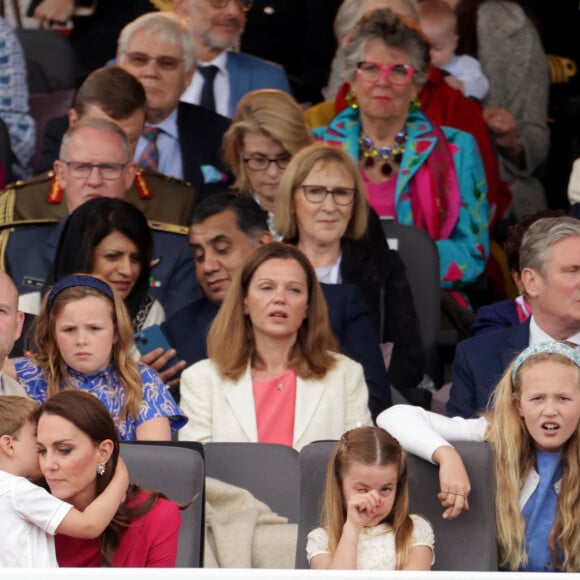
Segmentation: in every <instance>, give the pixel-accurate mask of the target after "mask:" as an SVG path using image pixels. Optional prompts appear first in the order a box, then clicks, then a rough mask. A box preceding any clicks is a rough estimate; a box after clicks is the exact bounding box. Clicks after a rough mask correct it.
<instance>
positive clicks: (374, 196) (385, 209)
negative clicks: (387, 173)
mask: <svg viewBox="0 0 580 580" xmlns="http://www.w3.org/2000/svg"><path fill="white" fill-rule="evenodd" d="M359 171H360V174H361V176H362V178H363V181H364V184H365V189H366V192H367V199H368V201H369V204H370V205H371V207H372V208H373V209H374V210H375V211H376V212H377V214H378V215H379V216H380V217H392V218H393V219H394V220H395V221H396V220H397V213H396V211H395V188H396V185H397V173H393V174H392V175H391V177H390V179H388V180H387V181H382V182H381V183H373V182H372V181H370V180H369V178H368V177H367V175H366V173H365V172H364V171H363V170H362V169H360V170H359Z"/></svg>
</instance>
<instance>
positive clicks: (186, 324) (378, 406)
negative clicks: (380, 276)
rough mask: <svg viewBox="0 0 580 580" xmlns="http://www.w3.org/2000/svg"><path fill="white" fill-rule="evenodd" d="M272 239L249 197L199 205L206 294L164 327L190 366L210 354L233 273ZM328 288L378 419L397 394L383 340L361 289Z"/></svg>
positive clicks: (198, 259)
mask: <svg viewBox="0 0 580 580" xmlns="http://www.w3.org/2000/svg"><path fill="white" fill-rule="evenodd" d="M271 241H272V236H271V234H270V232H269V230H268V223H267V218H266V214H265V212H264V211H263V210H262V209H261V208H260V206H259V205H258V204H257V203H256V202H255V201H254V200H253V199H251V198H249V197H236V196H235V195H232V194H230V193H219V194H215V195H212V196H211V197H209V198H206V199H205V200H203V201H202V202H201V203H200V204H199V205H198V206H196V208H195V209H194V214H193V223H192V226H191V228H190V231H189V242H190V246H191V249H192V252H193V256H194V260H195V263H196V273H197V277H198V280H199V284H200V287H201V289H202V291H203V296H201V297H200V298H198V299H197V300H196V301H195V302H193V303H191V304H190V305H188V306H186V307H185V308H183V309H182V310H180V311H179V312H177V313H175V314H174V315H173V316H171V317H169V318H168V320H167V321H166V322H165V323H164V324H163V326H162V328H163V330H164V332H165V333H166V335H167V337H168V339H169V342H170V343H171V344H172V345H173V346H174V347H175V349H176V351H177V353H178V355H179V357H181V358H183V359H185V361H186V363H187V364H188V365H191V364H193V363H195V362H197V361H198V360H201V359H204V358H207V350H206V336H207V331H208V329H209V326H210V325H211V323H212V321H213V319H214V317H215V315H216V313H217V311H218V309H219V305H220V304H221V302H222V301H223V299H224V297H225V295H226V292H227V290H228V289H229V287H230V283H231V280H232V278H233V276H234V275H235V274H236V272H237V271H238V270H239V269H240V268H241V267H242V265H243V264H244V262H245V260H246V258H247V257H248V255H249V254H250V253H251V251H252V250H253V249H254V248H255V247H256V246H258V245H260V244H265V243H269V242H271ZM322 290H323V292H324V296H325V298H326V302H327V305H328V312H329V317H330V324H331V327H332V330H333V332H334V334H335V336H336V338H337V341H338V343H339V345H340V347H341V351H342V353H343V354H346V355H347V356H349V357H350V358H352V359H354V360H356V361H357V362H359V363H360V364H361V365H362V366H363V369H364V373H365V380H366V382H367V386H368V388H369V408H370V410H371V414H372V415H373V417H376V416H377V414H378V413H380V411H381V410H382V409H385V408H387V407H388V406H390V404H391V395H390V388H389V384H388V379H387V373H386V370H385V365H384V362H383V358H382V355H381V351H380V348H379V339H378V337H377V334H376V332H375V330H374V327H373V325H372V322H371V320H370V318H369V316H368V310H367V307H366V303H365V301H364V299H363V297H362V295H361V294H360V292H359V291H358V289H357V288H356V287H354V286H351V285H348V284H336V285H329V284H322ZM224 348H227V345H224ZM168 354H170V355H173V354H174V353H172V352H170V351H169V352H168ZM168 358H169V357H168ZM155 366H158V365H155Z"/></svg>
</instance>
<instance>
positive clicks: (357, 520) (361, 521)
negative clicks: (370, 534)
mask: <svg viewBox="0 0 580 580" xmlns="http://www.w3.org/2000/svg"><path fill="white" fill-rule="evenodd" d="M384 503H385V500H384V499H383V498H382V497H381V496H380V495H379V493H378V492H377V491H375V490H372V491H369V492H367V493H358V494H355V495H353V496H352V497H351V498H350V500H349V502H348V505H347V506H346V521H347V523H350V524H351V525H353V526H354V527H356V528H358V529H359V531H360V530H361V529H362V528H364V527H366V526H368V525H369V524H370V523H371V522H372V520H373V518H374V517H375V515H376V513H377V510H378V509H379V508H381V507H382V505H383V504H384Z"/></svg>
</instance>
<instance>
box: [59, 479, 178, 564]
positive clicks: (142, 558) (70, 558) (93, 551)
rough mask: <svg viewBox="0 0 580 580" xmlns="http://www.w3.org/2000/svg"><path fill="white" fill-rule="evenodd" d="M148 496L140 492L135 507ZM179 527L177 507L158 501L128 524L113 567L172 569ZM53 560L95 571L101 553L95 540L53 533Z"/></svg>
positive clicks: (145, 492) (114, 557)
mask: <svg viewBox="0 0 580 580" xmlns="http://www.w3.org/2000/svg"><path fill="white" fill-rule="evenodd" d="M147 496H148V492H147V491H141V492H139V494H138V495H137V497H136V500H135V502H134V503H135V504H137V505H138V504H140V503H142V502H143V501H144V500H145V499H146V498H147ZM180 526H181V515H180V513H179V508H178V507H177V506H176V505H175V504H174V503H173V502H171V501H169V500H166V499H158V500H157V501H156V502H155V504H154V505H153V507H152V508H151V511H149V512H148V513H147V514H145V515H144V516H143V517H141V518H138V519H136V520H134V521H133V522H131V525H130V526H129V528H127V531H126V532H125V533H124V534H123V537H122V538H121V542H120V543H119V547H118V548H117V551H116V552H115V555H114V556H113V567H114V568H174V567H175V559H176V557H177V546H178V533H179V527H180ZM55 544H56V557H57V560H58V564H59V566H60V567H61V568H98V567H100V566H101V552H100V550H99V543H98V540H96V539H95V540H84V539H80V538H71V537H69V536H63V535H62V534H57V535H56V536H55Z"/></svg>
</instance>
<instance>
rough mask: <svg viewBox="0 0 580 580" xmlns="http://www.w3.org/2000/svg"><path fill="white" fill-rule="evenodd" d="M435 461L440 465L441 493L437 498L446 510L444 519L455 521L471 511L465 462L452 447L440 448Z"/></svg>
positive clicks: (469, 486) (434, 458) (436, 452)
mask: <svg viewBox="0 0 580 580" xmlns="http://www.w3.org/2000/svg"><path fill="white" fill-rule="evenodd" d="M433 461H434V462H435V463H438V464H439V485H440V486H441V491H440V492H439V493H438V494H437V498H438V499H439V501H440V502H441V505H442V506H443V507H444V508H445V511H444V512H443V518H444V519H454V518H456V517H457V516H459V515H460V514H461V512H462V511H463V510H468V509H469V501H468V496H469V492H470V491H471V483H470V482H469V477H468V475H467V471H466V470H465V466H464V465H463V460H462V459H461V456H460V455H459V453H457V451H456V450H455V449H454V448H453V447H451V446H447V445H445V446H443V447H439V448H438V449H437V450H436V451H435V453H433Z"/></svg>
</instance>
